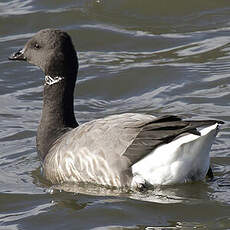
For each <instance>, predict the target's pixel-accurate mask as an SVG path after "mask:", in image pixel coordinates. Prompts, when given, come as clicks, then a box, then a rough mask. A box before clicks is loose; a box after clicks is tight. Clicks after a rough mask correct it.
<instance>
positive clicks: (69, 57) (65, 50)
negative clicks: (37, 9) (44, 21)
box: [9, 29, 78, 80]
mask: <svg viewBox="0 0 230 230" xmlns="http://www.w3.org/2000/svg"><path fill="white" fill-rule="evenodd" d="M9 59H10V60H23V61H27V62H29V63H31V64H33V65H36V66H38V67H40V68H41V69H42V70H43V71H44V73H45V75H48V76H51V77H56V76H60V77H62V78H68V77H73V76H75V77H76V74H77V70H78V60H77V55H76V51H75V49H74V46H73V43H72V40H71V38H70V36H69V35H68V34H67V33H66V32H63V31H61V30H57V29H44V30H41V31H39V32H38V33H36V34H35V35H34V36H33V37H32V38H31V39H30V40H29V41H28V42H27V43H26V45H25V47H24V48H23V49H22V50H19V51H18V52H16V53H14V54H13V55H11V56H10V57H9ZM75 80H76V79H75Z"/></svg>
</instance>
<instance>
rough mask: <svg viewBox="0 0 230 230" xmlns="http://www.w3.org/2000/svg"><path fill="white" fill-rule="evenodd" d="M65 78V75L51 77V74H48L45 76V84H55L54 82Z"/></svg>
mask: <svg viewBox="0 0 230 230" xmlns="http://www.w3.org/2000/svg"><path fill="white" fill-rule="evenodd" d="M63 79H64V78H63V77H59V76H56V77H51V76H49V75H46V76H45V85H53V84H55V83H58V82H59V81H61V80H63Z"/></svg>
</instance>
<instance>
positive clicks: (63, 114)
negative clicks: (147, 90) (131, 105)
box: [9, 29, 223, 189]
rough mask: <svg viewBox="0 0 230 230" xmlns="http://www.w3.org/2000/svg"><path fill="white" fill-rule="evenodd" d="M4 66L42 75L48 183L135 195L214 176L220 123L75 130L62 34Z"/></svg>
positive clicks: (112, 121) (109, 120) (132, 116)
mask: <svg viewBox="0 0 230 230" xmlns="http://www.w3.org/2000/svg"><path fill="white" fill-rule="evenodd" d="M9 59H10V60H23V61H27V62H29V63H31V64H33V65H36V66H39V67H40V68H41V69H42V70H43V72H44V73H45V78H44V93H43V109H42V117H41V121H40V124H39V127H38V132H37V150H38V154H39V156H40V158H41V161H42V165H43V169H44V175H45V177H46V178H47V179H48V180H49V181H51V182H52V183H53V184H60V183H64V182H76V183H77V182H86V183H96V184H99V185H105V186H115V187H128V188H133V189H135V188H143V187H144V188H146V187H148V186H151V185H169V184H175V183H185V182H189V181H195V180H203V179H204V178H205V176H206V175H207V173H208V175H210V176H212V170H211V168H210V157H209V151H210V149H211V145H212V143H213V141H214V140H215V137H216V135H217V132H218V126H219V124H221V123H223V122H221V121H216V120H203V121H196V120H182V119H181V118H180V117H178V116H173V115H172V116H171V115H165V116H161V117H158V118H156V117H154V116H152V115H147V114H137V113H124V114H119V115H112V116H108V117H105V118H101V119H97V120H92V121H90V122H87V123H85V124H82V125H79V124H78V123H77V121H76V119H75V116H74V109H73V92H74V87H75V82H76V76H77V72H78V58H77V54H76V51H75V49H74V46H73V43H72V41H71V38H70V36H69V35H68V34H67V33H66V32H63V31H61V30H57V29H44V30H41V31H39V32H38V33H36V34H35V35H34V36H33V37H32V38H31V39H30V40H29V41H28V42H27V43H26V45H25V47H24V48H23V49H22V50H20V51H18V52H16V53H14V54H13V55H11V56H10V57H9ZM201 127H203V128H201ZM197 128H199V130H198V129H197Z"/></svg>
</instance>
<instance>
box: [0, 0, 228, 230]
mask: <svg viewBox="0 0 230 230" xmlns="http://www.w3.org/2000/svg"><path fill="white" fill-rule="evenodd" d="M47 27H56V28H59V29H63V30H65V31H67V32H68V33H69V34H70V35H71V36H72V39H73V42H74V44H75V46H76V49H77V50H78V56H79V59H80V71H79V76H78V83H77V89H76V91H75V111H76V117H77V120H78V121H79V122H80V123H83V122H86V121H89V120H92V119H94V118H99V117H104V116H106V115H109V114H114V113H121V112H143V113H151V114H154V115H160V114H163V113H164V114H180V115H182V116H184V117H188V118H197V119H201V118H215V119H220V120H223V121H225V125H223V126H222V128H221V132H220V133H219V136H218V138H217V141H216V142H215V144H214V145H213V148H212V151H211V162H212V167H213V171H214V175H215V180H214V181H211V182H210V181H208V182H199V183H193V184H187V185H180V186H170V187H165V188H157V189H155V190H153V191H149V192H147V193H144V194H139V193H124V192H119V191H109V190H106V189H103V188H98V187H95V188H92V187H88V186H82V187H78V186H70V187H65V188H58V187H54V188H53V187H52V186H51V185H50V184H49V183H48V182H47V181H46V180H45V179H44V178H42V176H41V173H40V163H39V160H38V158H37V153H36V148H35V145H36V144H35V136H36V129H37V126H38V122H39V117H40V114H41V106H42V81H43V75H42V72H41V71H40V70H39V69H38V68H36V67H34V66H30V65H28V64H25V63H19V62H10V61H8V60H7V57H8V56H9V54H11V53H12V52H14V51H15V50H17V49H19V48H21V47H22V46H23V45H24V44H25V42H26V41H27V39H28V38H29V37H31V36H32V35H33V34H34V33H35V32H37V31H38V30H40V29H43V28H47ZM0 50H1V52H0V70H1V74H0V147H1V150H0V184H1V186H0V229H4V230H5V229H6V230H8V229H10V230H11V229H12V230H14V229H20V230H21V229H34V230H40V229H50V230H51V229H55V230H56V229H110V230H118V229H119V230H121V229H129V230H131V229H135V230H136V229H138V230H142V229H180V228H182V229H194V228H198V229H230V142H229V138H230V128H229V122H230V110H229V108H230V107H229V106H230V100H229V99H230V80H229V77H230V65H229V63H230V2H229V1H227V0H218V1H217V0H203V1H198V0H194V1H182V0H175V1H170V0H161V1H155V0H152V1H148V0H144V1H138V0H111V1H105V0H84V1H83V0H82V1H70V0H69V1H59V0H56V1H51V0H39V1H35V0H12V1H9V0H2V1H1V2H0ZM63 189H64V190H65V191H63Z"/></svg>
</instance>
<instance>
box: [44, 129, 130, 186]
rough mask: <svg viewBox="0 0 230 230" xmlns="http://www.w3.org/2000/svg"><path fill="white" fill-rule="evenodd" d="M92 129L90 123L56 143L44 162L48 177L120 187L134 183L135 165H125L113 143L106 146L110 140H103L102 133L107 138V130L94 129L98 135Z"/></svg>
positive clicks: (56, 182)
mask: <svg viewBox="0 0 230 230" xmlns="http://www.w3.org/2000/svg"><path fill="white" fill-rule="evenodd" d="M87 129H88V132H86V130H87ZM83 130H84V135H83V133H82V132H83ZM89 130H90V125H89V126H88V125H85V127H84V126H82V127H80V128H76V129H74V130H72V131H70V132H68V133H67V134H65V135H64V136H63V137H62V138H60V139H59V140H58V141H57V142H56V143H55V144H54V145H53V147H52V148H51V149H50V151H49V153H48V154H47V157H46V158H45V161H44V164H43V165H44V175H45V177H46V178H47V179H48V180H50V181H51V182H52V183H53V184H60V183H65V182H71V183H72V182H74V183H78V182H86V183H96V184H100V185H106V186H116V187H124V186H130V183H131V177H132V172H131V169H130V168H127V167H126V166H125V165H122V164H124V163H125V162H126V161H125V160H124V159H122V156H120V155H118V154H116V153H114V152H115V151H114V152H113V154H111V152H112V151H111V146H112V145H111V144H110V147H109V146H107V147H105V146H104V145H108V143H107V144H106V143H104V144H100V143H99V142H100V140H99V139H100V138H99V137H100V136H101V138H102V139H103V135H105V133H104V131H103V130H99V129H93V130H94V132H96V133H94V135H95V137H96V136H97V138H92V137H90V136H89V134H90V133H91V132H90V131H89ZM96 130H97V131H96ZM91 135H92V133H91ZM104 139H105V138H104ZM110 141H112V140H110Z"/></svg>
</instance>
